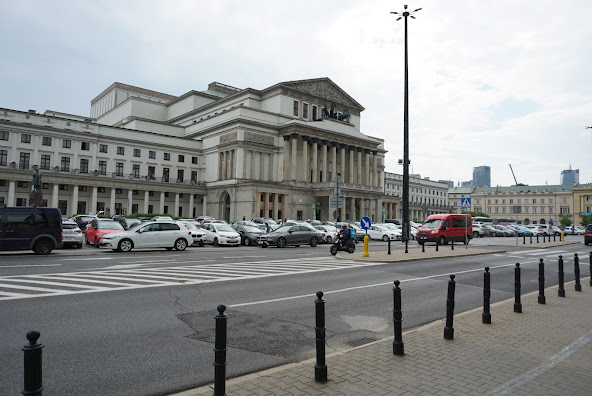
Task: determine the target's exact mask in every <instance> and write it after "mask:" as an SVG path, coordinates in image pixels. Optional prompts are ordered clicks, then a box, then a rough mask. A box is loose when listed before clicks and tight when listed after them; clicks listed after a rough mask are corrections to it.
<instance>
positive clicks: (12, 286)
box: [0, 257, 376, 301]
mask: <svg viewBox="0 0 592 396" xmlns="http://www.w3.org/2000/svg"><path fill="white" fill-rule="evenodd" d="M193 263H195V264H193ZM152 264H154V263H153V262H149V261H146V262H144V263H138V264H136V265H131V266H126V265H121V266H115V267H111V268H106V269H98V270H93V271H78V272H63V273H51V274H38V275H13V276H0V301H3V300H16V299H25V298H39V297H51V296H61V295H71V294H84V293H97V292H109V291H116V290H129V289H141V288H149V287H164V286H179V285H192V284H200V283H211V282H223V281H229V280H239V279H241V280H243V279H254V278H264V277H274V276H282V275H294V274H305V273H311V272H320V271H331V270H338V269H344V268H355V267H364V266H371V265H376V263H369V262H356V261H352V260H346V259H336V258H334V257H329V258H326V257H322V258H321V257H319V258H306V259H304V258H295V259H284V260H265V261H251V262H242V263H217V264H204V263H203V261H199V260H195V261H189V262H187V261H184V264H183V265H177V266H170V267H153V266H152V267H150V268H138V266H141V265H152Z"/></svg>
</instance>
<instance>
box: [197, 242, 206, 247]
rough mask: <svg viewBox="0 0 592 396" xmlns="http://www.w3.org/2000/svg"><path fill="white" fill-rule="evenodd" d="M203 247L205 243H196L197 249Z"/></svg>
mask: <svg viewBox="0 0 592 396" xmlns="http://www.w3.org/2000/svg"><path fill="white" fill-rule="evenodd" d="M203 245H205V243H203V242H198V243H197V246H199V247H202V246H203Z"/></svg>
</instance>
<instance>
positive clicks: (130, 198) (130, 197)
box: [127, 189, 134, 214]
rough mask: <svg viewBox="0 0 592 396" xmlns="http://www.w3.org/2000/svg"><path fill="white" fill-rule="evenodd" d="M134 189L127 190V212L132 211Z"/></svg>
mask: <svg viewBox="0 0 592 396" xmlns="http://www.w3.org/2000/svg"><path fill="white" fill-rule="evenodd" d="M133 200H134V197H133V190H131V189H130V190H127V214H130V213H132V202H133Z"/></svg>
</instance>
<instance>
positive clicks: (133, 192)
mask: <svg viewBox="0 0 592 396" xmlns="http://www.w3.org/2000/svg"><path fill="white" fill-rule="evenodd" d="M132 195H140V191H138V190H132Z"/></svg>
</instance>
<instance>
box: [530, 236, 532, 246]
mask: <svg viewBox="0 0 592 396" xmlns="http://www.w3.org/2000/svg"><path fill="white" fill-rule="evenodd" d="M530 244H531V245H532V234H530Z"/></svg>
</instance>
